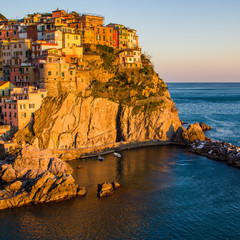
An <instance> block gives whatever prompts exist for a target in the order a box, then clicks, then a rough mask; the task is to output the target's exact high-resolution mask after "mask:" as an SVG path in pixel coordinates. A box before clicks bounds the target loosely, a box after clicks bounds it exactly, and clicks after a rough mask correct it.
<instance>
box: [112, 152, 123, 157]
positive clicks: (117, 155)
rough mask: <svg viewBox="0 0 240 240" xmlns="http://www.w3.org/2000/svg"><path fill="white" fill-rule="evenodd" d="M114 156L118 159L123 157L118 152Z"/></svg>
mask: <svg viewBox="0 0 240 240" xmlns="http://www.w3.org/2000/svg"><path fill="white" fill-rule="evenodd" d="M113 155H114V156H115V157H118V158H120V157H122V156H121V154H120V153H116V152H114V153H113Z"/></svg>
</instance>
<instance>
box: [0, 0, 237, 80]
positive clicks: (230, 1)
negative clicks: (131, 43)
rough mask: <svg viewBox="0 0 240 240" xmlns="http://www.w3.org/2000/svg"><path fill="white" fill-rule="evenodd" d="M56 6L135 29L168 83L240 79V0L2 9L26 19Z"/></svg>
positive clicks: (29, 2) (7, 4) (72, 0)
mask: <svg viewBox="0 0 240 240" xmlns="http://www.w3.org/2000/svg"><path fill="white" fill-rule="evenodd" d="M57 7H58V8H60V9H65V10H68V11H76V12H78V13H92V14H100V15H103V16H104V17H105V24H108V23H110V22H112V23H120V24H123V25H125V26H127V27H130V28H134V29H136V30H137V33H138V35H139V45H141V47H142V51H143V53H146V54H148V55H150V56H151V58H152V62H153V64H154V67H155V70H156V72H158V73H159V76H160V77H161V78H162V79H164V81H166V82H240V0H201V1H200V0H144V1H143V0H121V1H115V0H101V1H100V0H85V1H82V0H67V1H66V0H50V1H49V0H41V1H33V0H21V1H19V0H12V1H6V0H4V1H3V2H2V3H1V9H0V13H2V14H3V15H4V16H6V17H7V18H23V17H24V16H26V15H27V14H28V13H34V12H40V13H41V12H51V11H52V10H55V9H56V8H57Z"/></svg>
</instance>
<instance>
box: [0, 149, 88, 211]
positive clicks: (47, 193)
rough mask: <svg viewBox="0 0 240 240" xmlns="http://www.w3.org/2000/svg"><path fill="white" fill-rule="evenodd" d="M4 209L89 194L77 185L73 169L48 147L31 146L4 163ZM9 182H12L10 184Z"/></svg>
mask: <svg viewBox="0 0 240 240" xmlns="http://www.w3.org/2000/svg"><path fill="white" fill-rule="evenodd" d="M0 167H1V170H0V177H1V182H2V183H4V182H5V184H4V185H2V186H1V190H0V209H5V208H12V207H20V206H24V205H29V204H37V203H47V202H52V201H59V200H63V199H68V198H71V197H76V196H83V195H85V194H86V189H85V188H80V187H79V186H78V185H77V184H75V182H74V179H73V177H72V175H71V173H72V171H73V170H72V168H71V167H70V166H69V165H68V164H67V163H65V162H63V161H62V160H61V159H59V158H55V157H53V156H52V155H51V154H50V152H49V151H48V150H40V149H36V148H33V147H32V146H28V147H26V148H24V149H22V150H21V151H20V152H19V153H18V154H17V156H15V158H14V159H11V160H10V159H8V160H5V161H1V162H0ZM6 183H8V184H7V185H6Z"/></svg>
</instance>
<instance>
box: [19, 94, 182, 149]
mask: <svg viewBox="0 0 240 240" xmlns="http://www.w3.org/2000/svg"><path fill="white" fill-rule="evenodd" d="M159 103H161V104H160V105H158V104H159ZM180 126H181V122H180V120H179V118H178V113H177V110H176V109H175V105H174V103H173V101H172V100H171V99H170V98H168V97H166V96H163V97H162V98H161V100H160V99H159V98H158V99H155V98H153V99H150V100H149V99H148V100H145V101H143V102H141V104H139V105H137V106H136V105H134V106H126V105H125V106H122V105H121V104H119V103H116V102H113V101H111V100H109V99H106V98H93V97H88V98H82V97H80V96H77V95H76V94H68V95H67V96H59V97H56V98H47V99H45V101H44V102H43V104H42V107H41V108H40V109H39V110H38V111H37V112H36V114H35V122H34V125H33V131H31V127H30V126H27V127H26V128H24V129H23V130H21V131H19V132H18V133H17V135H16V141H18V142H21V141H22V140H24V141H26V142H29V143H31V144H34V145H35V146H38V147H40V148H49V149H64V148H81V147H89V146H99V145H104V144H107V143H113V142H118V141H127V142H128V141H143V140H146V139H161V140H172V139H173V138H174V137H175V133H176V131H177V129H178V128H179V127H180Z"/></svg>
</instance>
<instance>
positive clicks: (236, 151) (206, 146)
mask: <svg viewBox="0 0 240 240" xmlns="http://www.w3.org/2000/svg"><path fill="white" fill-rule="evenodd" d="M190 151H191V152H194V153H196V154H199V155H203V156H205V157H208V158H211V159H214V160H217V161H225V162H227V164H228V165H229V166H233V167H237V168H240V148H239V147H236V146H233V145H232V144H230V143H226V142H219V141H211V140H209V141H195V142H193V143H192V144H191V145H190Z"/></svg>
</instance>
